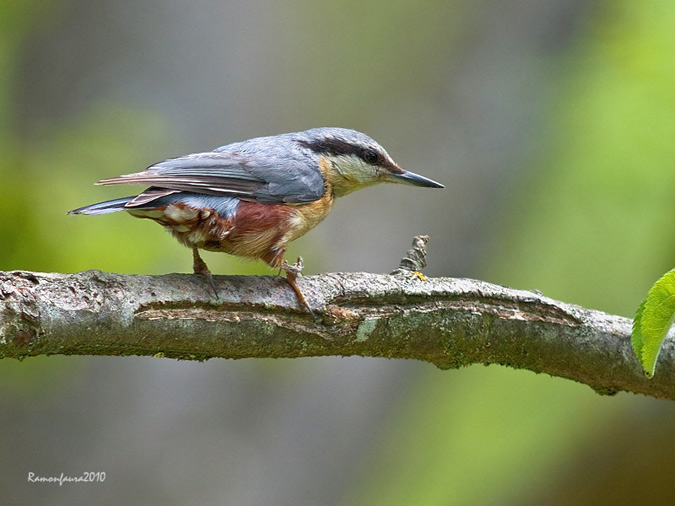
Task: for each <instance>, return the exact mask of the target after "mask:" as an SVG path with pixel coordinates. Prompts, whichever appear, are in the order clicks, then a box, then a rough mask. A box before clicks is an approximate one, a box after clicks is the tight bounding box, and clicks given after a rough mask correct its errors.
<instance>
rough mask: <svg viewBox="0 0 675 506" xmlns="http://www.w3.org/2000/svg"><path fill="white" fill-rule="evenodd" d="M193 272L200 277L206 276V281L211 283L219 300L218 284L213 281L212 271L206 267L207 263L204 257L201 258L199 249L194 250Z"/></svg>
mask: <svg viewBox="0 0 675 506" xmlns="http://www.w3.org/2000/svg"><path fill="white" fill-rule="evenodd" d="M192 258H193V262H192V270H193V271H194V273H195V274H199V275H200V276H204V277H205V278H206V280H207V281H208V282H209V284H210V285H211V289H212V290H213V294H214V295H215V296H216V300H218V290H216V284H215V282H214V281H213V275H212V274H211V271H210V270H209V268H208V267H207V266H206V262H204V260H202V257H201V256H199V251H198V250H197V248H192Z"/></svg>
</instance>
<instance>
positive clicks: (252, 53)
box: [0, 0, 675, 505]
mask: <svg viewBox="0 0 675 506" xmlns="http://www.w3.org/2000/svg"><path fill="white" fill-rule="evenodd" d="M673 54H675V5H674V4H673V3H672V2H670V1H667V0H645V1H643V2H631V1H628V0H616V1H612V2H609V1H598V0H596V1H581V0H564V1H560V0H555V1H554V0H542V1H539V2H531V1H526V0H507V1H498V0H478V1H473V2H470V1H467V0H463V1H462V0H452V1H447V0H446V1H431V2H425V3H422V4H420V3H419V2H411V1H400V0H395V1H392V2H367V3H365V2H356V1H354V0H341V1H333V2H310V1H307V0H283V1H277V2H274V1H272V0H255V1H249V2H243V1H234V0H232V1H225V2H221V1H217V0H192V1H189V2H188V1H181V0H161V1H160V0H141V1H135V0H109V1H103V0H92V1H85V0H50V1H46V0H2V1H1V2H0V153H1V154H2V156H0V176H1V177H2V182H3V183H2V189H3V191H2V203H1V204H0V206H1V207H0V208H1V209H2V220H0V237H1V238H2V239H1V240H0V269H2V270H13V269H25V270H39V271H59V272H75V271H79V270H86V269H101V270H109V271H116V272H126V273H147V274H151V273H152V274H158V273H167V272H174V271H179V272H189V270H190V268H191V255H190V252H189V250H187V249H186V248H184V247H182V246H180V245H179V244H178V243H176V242H175V241H174V240H173V239H171V237H170V236H169V235H168V234H166V233H165V232H164V231H163V230H161V228H160V227H158V226H156V225H154V224H151V223H149V222H147V221H145V220H135V219H132V218H130V217H128V216H124V215H108V216H102V217H83V216H66V214H65V213H66V212H67V211H68V210H70V209H73V208H76V207H80V206H82V205H85V204H89V203H92V202H96V201H100V200H105V199H107V198H114V197H117V196H123V195H126V194H127V193H125V191H129V194H130V193H131V192H132V191H133V188H131V189H125V188H121V187H114V188H102V187H94V186H93V185H92V184H93V183H94V182H95V181H97V180H99V179H101V178H104V177H111V176H115V175H118V174H123V173H129V172H136V171H139V170H141V169H143V168H144V167H146V166H147V165H149V164H151V163H153V162H156V161H158V160H161V159H164V158H168V157H172V156H178V155H181V154H184V153H188V152H195V151H204V150H208V149H213V148H215V147H216V146H219V145H222V144H226V143H229V142H233V141H236V140H241V139H245V138H249V137H252V136H257V135H266V134H275V133H281V132H285V131H293V130H299V129H305V128H310V127H314V126H344V127H350V128H356V129H359V130H362V131H365V132H366V133H368V134H369V135H371V136H373V137H374V138H375V139H377V140H378V141H380V143H381V144H382V145H384V146H385V148H387V150H388V151H389V153H390V154H391V155H392V156H393V157H394V158H395V159H396V160H397V161H399V162H400V163H401V165H403V166H404V167H406V168H409V169H410V170H413V171H415V172H418V173H421V174H424V175H426V176H428V177H431V178H433V179H436V180H439V181H441V182H443V183H444V184H445V185H446V189H445V190H442V191H430V190H429V191H424V190H420V189H415V188H406V187H391V186H390V187H377V188H372V189H369V190H365V191H363V192H359V193H357V194H354V195H351V196H349V197H346V198H345V199H344V201H338V202H337V203H336V206H335V207H334V210H333V213H332V214H331V216H330V217H329V218H328V219H327V220H326V222H324V223H323V224H322V225H321V226H320V227H319V228H317V229H316V230H314V231H312V232H311V233H310V234H308V235H307V236H305V237H304V238H302V239H300V240H298V241H297V242H296V243H294V245H293V246H292V247H291V248H290V253H289V257H290V258H292V257H293V256H294V255H296V254H300V253H301V254H302V255H303V257H304V259H305V265H306V273H307V274H312V273H317V272H325V271H347V270H349V271H359V270H363V271H373V272H389V271H390V270H392V268H393V267H394V266H395V265H396V263H397V261H398V259H399V258H400V256H402V254H403V253H404V252H405V251H406V250H407V249H408V247H409V243H410V240H411V239H412V237H413V236H414V235H415V234H419V233H427V234H429V235H430V236H431V242H430V245H429V250H430V253H429V267H428V269H427V271H426V272H427V274H428V275H433V276H457V277H475V278H479V279H485V280H487V281H491V282H495V283H501V284H505V285H509V286H512V287H517V288H524V289H539V290H541V291H543V292H544V293H545V294H546V295H548V296H550V297H553V298H557V299H561V300H564V301H567V302H572V303H577V304H581V305H584V306H586V307H592V308H596V309H601V310H604V311H607V312H611V313H615V314H620V315H625V316H632V314H633V312H634V310H635V308H636V307H637V305H638V304H639V302H640V300H641V298H642V297H644V295H645V294H646V292H647V290H648V289H649V287H650V285H651V284H652V283H653V282H654V281H655V280H656V279H658V278H659V277H660V275H661V274H663V273H664V272H666V271H667V270H669V269H671V268H672V267H673V266H675V255H674V254H673V251H674V250H673V239H671V237H675V234H673V233H672V232H673V231H672V228H673V227H672V226H671V221H672V216H673V214H674V213H673V207H674V204H673V199H672V192H673V188H674V187H675V170H673V168H672V167H673V160H675V142H673V139H675V122H674V121H673V118H674V117H675V64H674V63H673ZM347 199H349V200H347ZM205 259H206V261H207V263H208V264H209V266H210V267H211V269H212V271H214V273H219V274H226V273H250V274H267V273H269V271H268V269H267V268H266V267H265V266H264V265H262V264H256V263H242V262H240V261H238V260H237V259H233V258H230V257H228V256H226V255H222V254H221V255H218V254H206V256H205ZM657 374H658V367H657ZM673 420H675V404H674V403H672V402H666V401H657V400H653V399H648V398H644V397H639V396H635V395H630V394H625V393H622V394H619V395H617V396H615V397H601V396H599V395H597V394H595V393H594V392H593V391H592V390H591V389H590V388H588V387H585V386H583V385H579V384H575V383H572V382H570V381H565V380H562V379H558V378H551V377H548V376H544V375H535V374H532V373H530V372H527V371H515V370H512V369H506V368H501V367H497V366H491V367H487V368H486V367H483V366H474V367H471V368H468V369H463V370H459V371H439V370H436V369H434V368H433V367H432V366H430V365H428V364H422V363H415V362H404V361H387V360H377V359H361V358H349V359H344V358H341V359H338V358H322V359H303V360H292V361H291V360H286V361H271V360H270V361H260V360H255V361H254V360H249V361H237V362H234V361H224V360H212V361H209V362H207V363H204V364H192V363H183V362H177V361H171V360H164V359H150V358H139V357H128V358H105V357H97V358H82V357H49V358H35V359H29V360H26V361H24V362H22V363H17V362H13V361H3V362H2V363H0V466H1V467H2V469H3V472H2V473H0V501H1V502H2V503H3V504H18V503H22V504H23V503H38V502H39V503H48V504H72V503H73V502H75V501H78V502H80V501H84V500H86V501H89V502H93V501H98V502H101V501H104V500H107V501H112V500H114V501H116V502H122V501H123V502H124V503H129V504H141V503H147V502H150V501H152V502H154V503H157V502H160V501H161V502H162V503H163V504H185V503H188V502H189V503H196V504H236V505H242V504H245V505H248V504H275V505H285V504H288V505H297V504H343V505H372V504H387V505H393V504H401V505H403V504H405V505H408V504H415V505H483V504H532V505H535V504H536V505H538V504H554V505H555V504H561V505H563V504H593V505H597V504H614V505H617V504H619V505H621V504H636V503H642V504H673V503H675V482H673V480H672V478H671V477H670V474H671V473H670V470H671V469H672V468H673V464H675V451H673V450H675V431H674V430H673V427H674V424H673ZM85 471H103V472H105V473H106V475H107V477H106V481H105V482H104V483H97V484H64V485H63V486H62V487H59V486H56V485H50V484H31V483H27V476H28V473H29V472H33V473H35V474H37V475H41V476H54V475H56V476H58V475H60V474H61V473H64V474H66V475H71V476H79V475H81V474H82V473H83V472H85Z"/></svg>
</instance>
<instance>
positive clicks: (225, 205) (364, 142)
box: [68, 128, 443, 312]
mask: <svg viewBox="0 0 675 506" xmlns="http://www.w3.org/2000/svg"><path fill="white" fill-rule="evenodd" d="M383 182H389V183H405V184H411V185H415V186H425V187H429V188H443V185H441V184H440V183H437V182H435V181H432V180H431V179H427V178H426V177H423V176H420V175H417V174H413V173H412V172H408V171H406V170H403V169H402V168H400V167H399V166H398V165H397V164H396V163H395V162H394V161H393V160H392V159H391V157H390V156H389V155H388V154H387V152H386V151H385V150H384V149H383V148H382V147H381V146H380V145H379V144H378V143H377V142H375V141H374V140H373V139H371V138H370V137H368V136H367V135H365V134H362V133H360V132H356V131H354V130H348V129H344V128H314V129H311V130H306V131H304V132H295V133H287V134H281V135H275V136H271V137H258V138H255V139H249V140H247V141H243V142H235V143H233V144H228V145H226V146H222V147H220V148H217V149H215V150H213V151H210V152H207V153H195V154H191V155H185V156H181V157H178V158H170V159H168V160H165V161H163V162H159V163H156V164H154V165H151V166H150V167H148V168H147V169H145V171H143V172H138V173H135V174H128V175H124V176H119V177H114V178H111V179H104V180H102V181H99V182H98V183H97V184H101V185H112V184H141V185H147V186H149V188H147V189H146V190H145V191H143V192H142V193H141V194H140V195H135V196H132V197H125V198H121V199H115V200H109V201H106V202H100V203H98V204H93V205H90V206H86V207H81V208H79V209H75V210H73V211H70V212H69V213H68V214H107V213H113V212H116V211H127V212H128V213H129V214H131V215H132V216H136V217H138V218H150V219H151V220H154V221H156V222H157V223H159V224H160V225H163V226H164V227H166V228H167V229H168V230H169V231H170V232H171V233H172V234H173V236H174V237H175V238H176V239H178V240H179V241H180V242H181V243H183V244H184V245H185V246H187V247H189V248H192V253H193V257H194V265H193V268H194V272H195V274H202V275H204V276H206V278H207V279H208V280H209V282H210V283H211V286H212V287H213V289H214V292H216V290H215V285H214V284H213V278H212V276H211V272H210V271H209V269H208V267H207V266H206V264H205V263H204V261H203V260H202V259H201V257H200V256H199V249H200V248H201V249H205V250H208V251H223V252H225V253H230V254H231V255H236V256H240V257H245V258H251V259H262V260H264V261H265V262H267V264H268V265H269V266H270V267H272V268H280V269H282V270H284V271H285V272H286V278H287V280H288V283H289V284H290V285H291V287H292V288H293V290H294V291H295V293H296V295H297V297H298V300H299V301H300V302H301V303H302V305H303V306H305V307H306V308H307V309H308V310H309V311H310V312H311V309H310V307H309V305H308V304H307V301H306V300H305V298H304V296H303V295H302V293H301V291H300V288H299V287H298V285H297V283H296V278H297V276H298V275H299V274H300V272H301V270H302V263H301V259H300V258H298V262H297V263H296V264H294V265H289V264H288V263H287V262H286V261H285V260H284V253H285V252H286V245H287V244H288V243H289V242H290V241H293V240H294V239H297V238H298V237H300V236H302V235H303V234H305V233H306V232H307V231H308V230H310V229H311V228H313V227H315V226H316V225H317V224H318V223H319V222H320V221H321V220H323V219H324V218H325V217H326V216H327V215H328V213H329V212H330V210H331V207H332V206H333V200H334V199H335V197H342V196H343V195H347V194H348V193H351V192H353V191H355V190H359V189H361V188H365V187H367V186H370V185H373V184H376V183H383ZM216 297H217V292H216Z"/></svg>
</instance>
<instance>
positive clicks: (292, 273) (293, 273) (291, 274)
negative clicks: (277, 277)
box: [281, 257, 314, 318]
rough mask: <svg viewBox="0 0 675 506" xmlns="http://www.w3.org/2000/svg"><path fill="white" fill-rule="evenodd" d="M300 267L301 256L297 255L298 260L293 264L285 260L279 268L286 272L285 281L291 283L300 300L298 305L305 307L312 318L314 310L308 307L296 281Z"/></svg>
mask: <svg viewBox="0 0 675 506" xmlns="http://www.w3.org/2000/svg"><path fill="white" fill-rule="evenodd" d="M302 267H303V266H302V257H298V261H297V262H296V263H294V264H293V265H291V264H289V263H288V262H286V260H284V261H283V262H281V270H283V271H285V272H286V281H288V284H289V285H291V288H292V289H293V291H294V292H295V295H296V296H297V297H298V302H300V305H302V306H304V307H305V309H307V311H309V314H311V315H312V318H314V311H312V308H311V307H309V304H308V303H307V299H305V296H304V295H303V294H302V292H301V291H300V287H299V286H298V283H297V281H296V280H297V279H298V276H301V275H302Z"/></svg>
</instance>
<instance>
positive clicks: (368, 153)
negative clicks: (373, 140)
mask: <svg viewBox="0 0 675 506" xmlns="http://www.w3.org/2000/svg"><path fill="white" fill-rule="evenodd" d="M363 159H364V160H365V161H366V162H368V163H373V164H375V163H377V162H379V161H380V155H378V154H377V153H376V152H375V151H373V150H371V149H366V150H365V151H364V152H363Z"/></svg>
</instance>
